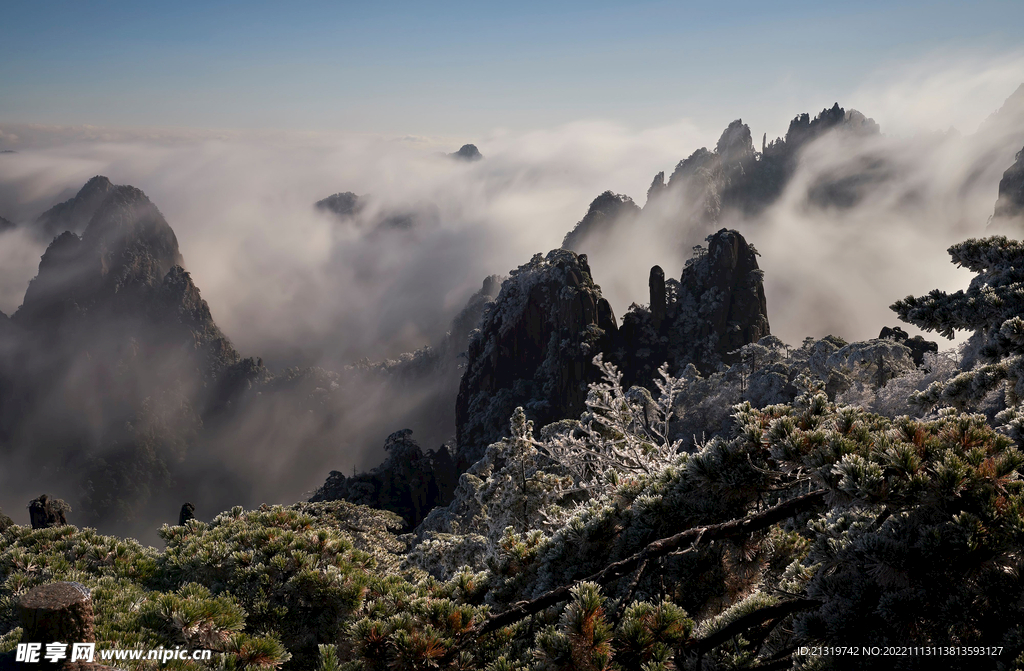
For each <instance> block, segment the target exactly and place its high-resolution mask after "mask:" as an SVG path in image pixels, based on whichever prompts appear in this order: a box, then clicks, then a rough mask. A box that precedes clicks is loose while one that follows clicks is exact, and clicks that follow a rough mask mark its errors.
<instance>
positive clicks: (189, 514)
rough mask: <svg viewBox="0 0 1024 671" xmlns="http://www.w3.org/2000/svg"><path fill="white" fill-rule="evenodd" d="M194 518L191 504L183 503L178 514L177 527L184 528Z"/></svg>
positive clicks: (193, 508) (194, 513) (194, 514)
mask: <svg viewBox="0 0 1024 671" xmlns="http://www.w3.org/2000/svg"><path fill="white" fill-rule="evenodd" d="M195 518H196V507H195V506H194V505H192V504H191V503H185V504H183V505H182V506H181V511H180V512H179V513H178V526H179V527H180V526H184V524H185V523H186V522H188V521H189V520H194V519H195Z"/></svg>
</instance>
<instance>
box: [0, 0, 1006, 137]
mask: <svg viewBox="0 0 1024 671" xmlns="http://www.w3.org/2000/svg"><path fill="white" fill-rule="evenodd" d="M0 15H2V16H3V25H4V27H5V29H4V30H3V31H2V32H3V39H2V40H0V122H17V123H40V124H93V125H100V126H114V127H121V126H149V127H153V126H155V127H181V128H229V129H248V128H260V129H266V128H271V129H290V130H343V131H351V132H358V133H380V134H392V135H403V134H412V135H428V136H431V135H432V136H438V135H440V136H471V135H474V134H479V133H484V132H487V131H489V130H492V129H495V128H508V129H528V128H537V127H551V126H555V125H558V124H563V123H566V122H569V121H573V120H577V119H604V120H610V121H614V122H617V123H621V124H624V125H626V126H628V127H634V128H642V127H652V126H658V125H663V124H668V123H672V122H674V121H676V120H678V119H680V118H684V117H685V118H690V119H693V120H695V121H696V122H698V123H707V124H711V125H713V126H715V127H723V126H724V125H725V123H726V122H727V121H728V120H729V119H732V118H736V117H739V116H743V117H744V120H746V121H748V122H751V123H752V126H755V128H756V127H766V128H767V129H768V130H769V131H770V134H771V133H772V132H774V133H781V132H784V130H785V128H784V127H779V126H782V125H783V124H784V123H785V119H787V118H789V117H791V116H792V115H793V114H795V113H796V112H799V111H803V110H807V111H812V112H813V111H816V110H818V109H820V108H821V107H824V106H826V105H829V104H831V102H833V101H836V100H838V101H840V102H841V103H842V104H850V103H853V104H854V106H856V103H857V101H856V100H852V101H851V100H849V99H850V98H851V97H856V92H858V91H860V90H862V89H863V87H864V85H865V82H866V81H867V80H870V79H871V78H872V77H875V78H877V77H879V76H884V73H886V72H887V71H888V70H890V69H892V68H897V67H900V66H901V64H904V63H907V62H918V63H921V62H924V63H927V62H928V61H929V59H933V58H936V59H941V58H946V59H950V60H952V61H956V59H958V58H961V57H967V56H980V57H985V56H989V55H997V54H1001V53H1008V52H1014V51H1018V50H1020V49H1021V48H1022V47H1024V43H1022V40H1021V38H1020V32H1019V31H1020V26H1021V25H1024V3H1022V2H1019V1H1014V2H986V1H981V2H971V3H941V2H938V3H937V2H930V3H922V2H909V3H894V2H874V1H867V2H848V1H845V2H827V1H819V2H813V3H806V2H779V3H764V2H746V1H732V2H728V3H725V2H675V3H668V2H630V3H623V2H603V1H598V0H590V1H588V2H533V1H532V0H523V1H519V2H516V3H502V4H497V3H487V2H437V3H426V2H417V3H410V2H401V1H390V2H373V3H358V4H355V3H347V2H288V3H284V2H272V3H271V2H266V3H264V2H244V3H242V2H191V1H178V2H173V3H168V2H160V3H157V2H143V1H137V2H131V3H128V2H81V1H78V2H48V1H45V0H43V1H39V2H22V1H12V0H8V1H7V2H5V3H3V8H2V14H0ZM1021 80H1022V81H1024V73H1022V77H1021ZM1011 90H1012V89H1010V90H1007V91H1005V94H1002V95H1003V97H1005V95H1009V93H1010V92H1011ZM986 104H987V103H986ZM864 111H865V112H867V113H869V114H870V113H871V110H864ZM757 122H760V124H758V123H757Z"/></svg>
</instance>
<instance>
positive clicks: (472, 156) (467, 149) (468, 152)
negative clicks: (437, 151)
mask: <svg viewBox="0 0 1024 671" xmlns="http://www.w3.org/2000/svg"><path fill="white" fill-rule="evenodd" d="M448 155H449V156H451V157H452V158H456V159H459V160H462V161H479V160H480V159H482V158H483V154H481V153H480V150H479V149H477V148H476V145H475V144H464V145H462V147H460V148H459V150H458V151H457V152H455V153H453V154H448Z"/></svg>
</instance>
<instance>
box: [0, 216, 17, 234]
mask: <svg viewBox="0 0 1024 671" xmlns="http://www.w3.org/2000/svg"><path fill="white" fill-rule="evenodd" d="M13 228H14V222H13V221H10V220H8V219H4V218H3V217H0V233H5V232H7V231H9V230H11V229H13Z"/></svg>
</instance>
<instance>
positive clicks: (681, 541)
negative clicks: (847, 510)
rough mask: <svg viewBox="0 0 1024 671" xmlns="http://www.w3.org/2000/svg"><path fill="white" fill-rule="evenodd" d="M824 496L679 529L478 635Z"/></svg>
mask: <svg viewBox="0 0 1024 671" xmlns="http://www.w3.org/2000/svg"><path fill="white" fill-rule="evenodd" d="M824 498H825V490H824V489H819V490H817V491H814V492H811V493H810V494H804V495H803V496H798V497H796V498H793V499H790V500H788V501H784V502H782V503H780V504H778V505H776V506H774V507H772V508H769V509H768V510H765V511H763V512H760V513H755V514H753V515H748V516H747V517H743V518H740V519H737V520H730V521H728V522H722V523H721V524H712V525H709V526H705V527H694V528H692V529H687V530H686V531H681V532H680V533H678V534H676V535H674V536H669V537H668V538H662V539H660V540H656V541H654V542H652V543H650V544H649V545H648V546H647V547H645V548H644V549H643V550H641V551H640V552H637V553H636V554H634V555H631V556H629V557H626V558H625V559H621V560H619V561H617V562H614V563H612V564H609V565H608V566H606V567H605V568H603V569H602V570H600V571H598V572H597V573H595V574H593V575H591V576H587V577H586V578H580V579H579V580H576V581H574V582H573V583H572V584H570V585H563V586H562V587H557V588H555V589H553V590H551V591H549V592H545V593H544V594H541V595H540V596H539V597H537V598H535V599H531V600H530V601H520V602H519V603H517V604H515V605H514V606H512V607H511V608H509V609H508V610H506V611H504V612H502V613H496V614H494V615H492V616H490V617H488V618H487V619H486V620H484V621H483V623H482V624H481V625H480V628H479V629H478V634H479V635H483V634H487V633H489V632H492V631H495V630H497V629H501V628H502V627H507V626H509V625H512V624H515V623H516V622H518V621H519V620H521V619H523V618H524V617H526V616H528V615H533V614H534V613H539V612H540V611H542V610H544V609H545V608H548V607H550V606H553V605H555V604H556V603H558V602H560V601H566V600H568V599H569V592H570V590H572V588H573V587H575V586H576V585H577V584H579V583H581V582H593V583H597V584H598V585H604V584H606V583H609V582H611V581H612V580H616V579H618V578H621V577H622V576H624V575H626V574H627V573H629V572H631V571H633V570H634V569H636V568H637V567H638V566H640V564H642V563H644V562H646V561H649V560H651V559H657V558H658V557H663V556H665V555H667V554H669V553H671V552H673V551H675V550H677V549H678V548H680V547H681V546H683V545H685V544H686V543H697V542H702V543H706V542H709V541H713V540H718V539H721V538H731V537H733V536H743V535H746V534H751V533H753V532H755V531H759V530H761V529H764V528H767V527H770V526H771V525H773V524H775V523H776V522H781V521H782V520H784V519H787V518H789V517H792V516H793V515H795V514H797V513H800V512H803V511H804V510H808V509H810V508H813V507H814V506H816V505H818V504H819V503H820V502H821V501H822V500H823V499H824Z"/></svg>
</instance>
